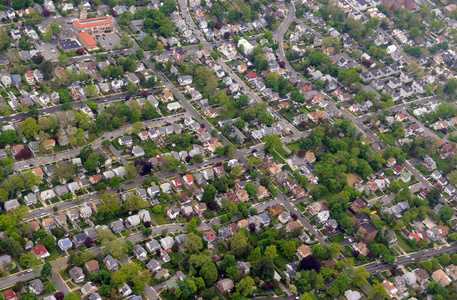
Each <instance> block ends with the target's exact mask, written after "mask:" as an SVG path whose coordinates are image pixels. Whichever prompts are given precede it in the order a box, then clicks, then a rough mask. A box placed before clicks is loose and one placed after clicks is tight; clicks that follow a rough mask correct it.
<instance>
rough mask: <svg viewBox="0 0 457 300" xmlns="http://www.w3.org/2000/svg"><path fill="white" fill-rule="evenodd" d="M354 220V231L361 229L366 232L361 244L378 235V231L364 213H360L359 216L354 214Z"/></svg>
mask: <svg viewBox="0 0 457 300" xmlns="http://www.w3.org/2000/svg"><path fill="white" fill-rule="evenodd" d="M354 219H355V221H356V225H355V228H356V230H359V229H360V228H363V229H365V231H366V234H365V237H364V238H363V242H364V243H367V242H368V241H372V240H374V238H375V237H376V235H377V234H378V230H377V229H376V227H375V226H374V225H373V223H372V221H371V218H370V216H369V215H367V214H366V213H360V214H356V215H355V216H354Z"/></svg>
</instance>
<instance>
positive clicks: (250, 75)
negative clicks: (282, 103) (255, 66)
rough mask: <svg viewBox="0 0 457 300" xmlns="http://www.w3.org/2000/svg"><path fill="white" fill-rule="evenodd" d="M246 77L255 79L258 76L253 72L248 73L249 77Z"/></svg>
mask: <svg viewBox="0 0 457 300" xmlns="http://www.w3.org/2000/svg"><path fill="white" fill-rule="evenodd" d="M246 77H247V78H248V79H254V78H256V77H257V74H256V73H254V72H251V73H248V75H246Z"/></svg>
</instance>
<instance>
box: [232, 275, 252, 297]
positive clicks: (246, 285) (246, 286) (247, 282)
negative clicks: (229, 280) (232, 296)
mask: <svg viewBox="0 0 457 300" xmlns="http://www.w3.org/2000/svg"><path fill="white" fill-rule="evenodd" d="M254 287H255V282H254V280H253V279H252V278H251V277H249V276H248V277H246V278H243V279H241V281H240V282H239V283H238V284H237V285H236V291H237V292H239V293H241V295H243V296H244V297H247V296H249V295H251V294H252V293H253V292H254Z"/></svg>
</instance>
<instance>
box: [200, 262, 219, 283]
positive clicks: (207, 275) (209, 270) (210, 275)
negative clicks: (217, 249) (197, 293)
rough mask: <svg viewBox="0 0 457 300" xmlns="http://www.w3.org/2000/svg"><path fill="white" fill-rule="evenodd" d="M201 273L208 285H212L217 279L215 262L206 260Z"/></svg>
mask: <svg viewBox="0 0 457 300" xmlns="http://www.w3.org/2000/svg"><path fill="white" fill-rule="evenodd" d="M199 275H200V276H201V277H202V278H203V279H204V280H205V283H206V285H211V284H213V283H214V282H216V280H217V268H216V265H215V264H214V263H213V262H206V263H205V264H204V265H203V267H202V268H201V270H200V272H199Z"/></svg>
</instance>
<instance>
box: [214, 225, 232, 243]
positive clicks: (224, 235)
mask: <svg viewBox="0 0 457 300" xmlns="http://www.w3.org/2000/svg"><path fill="white" fill-rule="evenodd" d="M217 234H218V235H219V236H220V238H221V239H223V240H224V241H225V240H227V239H228V238H229V237H231V236H232V233H231V232H230V230H229V229H228V228H227V227H220V228H219V230H218V231H217Z"/></svg>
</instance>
